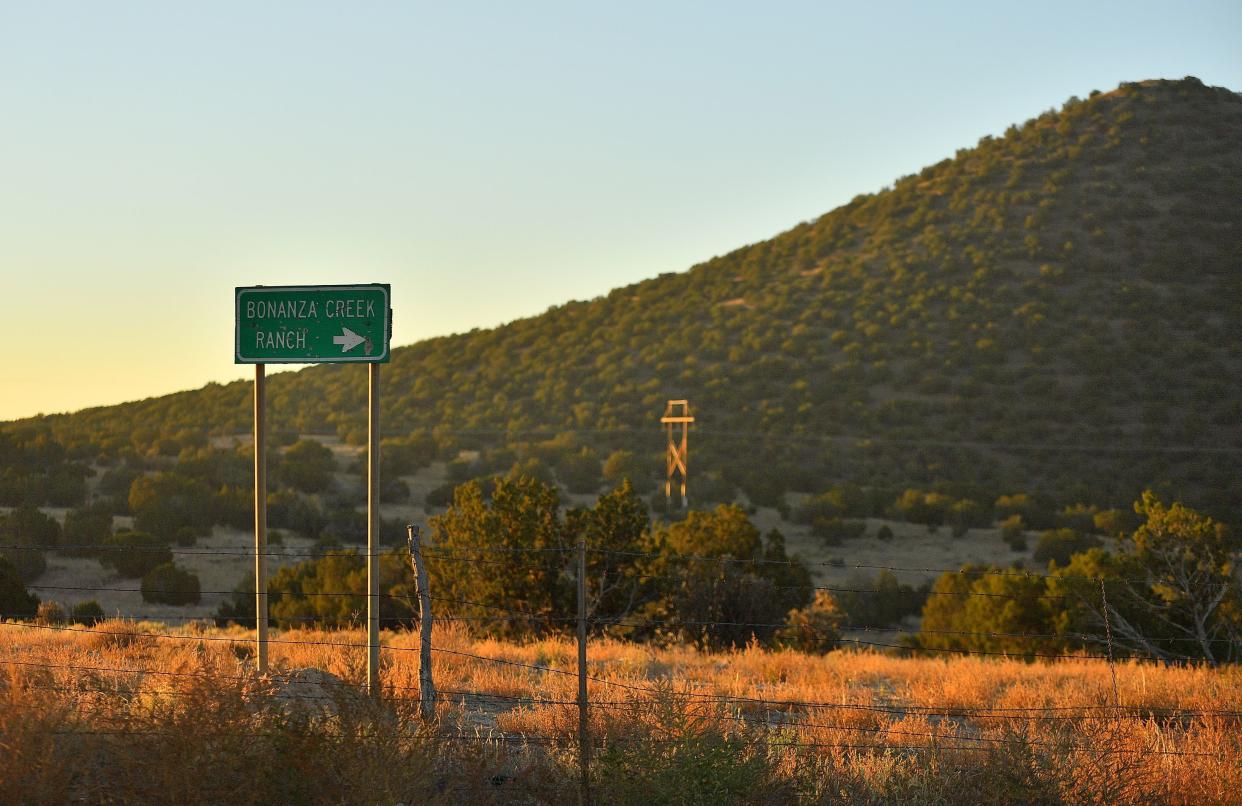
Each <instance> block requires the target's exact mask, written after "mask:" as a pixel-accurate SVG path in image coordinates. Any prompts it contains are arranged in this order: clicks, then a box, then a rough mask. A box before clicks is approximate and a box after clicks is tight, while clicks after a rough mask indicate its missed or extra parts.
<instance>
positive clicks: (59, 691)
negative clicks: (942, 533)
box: [0, 621, 1242, 804]
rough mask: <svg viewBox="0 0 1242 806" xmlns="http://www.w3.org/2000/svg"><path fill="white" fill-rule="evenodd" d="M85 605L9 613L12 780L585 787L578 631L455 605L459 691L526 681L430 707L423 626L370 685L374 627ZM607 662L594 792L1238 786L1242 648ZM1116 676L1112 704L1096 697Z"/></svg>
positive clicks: (677, 656)
mask: <svg viewBox="0 0 1242 806" xmlns="http://www.w3.org/2000/svg"><path fill="white" fill-rule="evenodd" d="M74 629H80V628H77V627H75V628H74ZM89 629H91V630H95V632H67V631H63V630H60V629H57V630H49V629H47V628H40V627H37V626H32V627H22V626H15V625H8V626H5V627H4V630H5V642H4V649H3V653H2V657H3V658H6V659H8V658H20V660H21V661H22V663H23V664H26V665H20V666H19V665H9V664H0V691H3V693H4V696H3V697H0V735H3V736H4V737H5V743H6V748H8V750H9V752H5V753H3V754H0V800H3V801H4V802H9V803H20V802H49V803H51V802H55V803H61V802H72V801H78V800H84V801H88V802H100V801H116V802H134V801H167V800H170V799H174V800H176V801H177V802H178V803H185V804H197V803H220V802H237V803H252V802H255V803H267V802H297V803H303V802H308V803H309V802H333V803H335V802H367V803H373V802H374V803H378V802H404V803H445V804H449V803H462V802H478V803H493V802H543V803H563V802H573V801H574V800H575V799H576V797H577V789H576V786H577V770H578V767H577V750H576V730H577V712H576V710H575V709H574V707H573V706H572V705H562V704H559V703H572V702H573V700H574V697H575V694H576V688H575V687H576V680H575V678H574V676H573V671H574V668H575V662H576V657H575V655H576V653H575V647H574V644H573V641H572V640H570V639H566V638H565V637H562V636H547V637H544V638H542V639H539V640H532V641H525V642H521V643H514V642H506V641H503V640H497V639H495V638H480V637H477V636H474V635H472V634H471V633H470V632H469V631H467V630H466V629H463V628H461V627H459V626H453V627H437V628H436V632H435V639H434V640H435V643H436V645H437V646H439V647H442V648H443V649H445V650H447V652H448V653H452V654H447V653H445V654H436V655H434V656H433V661H432V665H433V670H434V675H435V678H436V681H437V685H438V686H439V688H440V689H441V690H442V691H454V692H490V693H493V694H497V695H503V697H506V698H515V699H501V700H499V701H490V700H489V701H487V703H488V705H486V706H485V707H481V706H480V702H481V701H480V700H477V699H473V698H470V697H464V698H463V697H458V696H450V695H445V696H443V698H442V700H441V703H440V706H439V708H438V713H437V722H436V723H435V724H434V725H432V726H424V725H422V724H421V723H420V722H419V720H418V717H417V708H418V703H417V697H418V691H419V690H418V661H417V658H418V653H417V646H418V636H417V634H414V633H385V634H384V644H385V650H384V659H385V665H384V679H385V685H386V690H385V699H384V701H383V702H382V703H380V704H372V703H371V702H370V701H369V699H368V698H367V697H365V696H364V695H362V694H361V693H359V688H358V686H359V684H361V683H362V681H363V673H362V671H361V669H362V660H361V659H362V658H363V655H364V649H363V647H362V643H363V642H364V637H365V636H364V634H363V632H362V631H360V630H352V631H349V630H341V631H320V630H289V631H282V632H281V633H279V635H278V637H279V638H280V639H281V641H282V642H289V643H273V644H272V646H271V652H272V664H273V668H274V670H275V671H276V674H275V675H273V676H271V677H267V678H260V677H259V676H257V675H256V674H254V672H253V671H252V669H253V665H254V664H253V658H252V655H251V652H250V649H251V645H250V643H249V641H250V636H249V634H248V633H247V632H246V631H244V630H242V629H240V628H229V629H218V628H211V627H204V626H201V625H190V626H188V627H185V628H170V627H165V626H163V625H157V624H150V623H137V622H125V621H104V622H101V623H98V624H96V625H94V626H93V627H91V628H89ZM170 635H188V636H191V638H190V639H177V638H169V637H167V636H170ZM199 639H209V640H199ZM222 639H231V640H222ZM496 661H505V662H509V663H516V664H522V665H520V666H514V665H503V664H502V663H497V662H496ZM590 662H591V673H592V675H593V676H595V677H597V678H598V681H593V682H591V683H590V690H589V693H590V697H591V698H592V700H593V701H594V702H597V703H599V704H598V705H596V706H594V707H592V709H591V712H590V731H591V737H592V741H593V742H595V743H597V744H598V750H597V752H596V754H595V757H594V760H593V764H592V778H591V782H592V785H593V788H594V793H595V798H596V799H597V800H598V802H600V803H686V802H690V803H735V802H742V803H808V802H810V803H819V802H849V803H870V802H901V803H927V804H932V803H945V802H963V801H965V802H972V803H974V802H978V803H985V802H997V801H999V802H1012V803H1222V804H1223V803H1230V802H1234V801H1235V800H1236V794H1237V792H1238V791H1239V788H1240V787H1242V764H1239V758H1240V757H1242V744H1240V741H1242V739H1240V738H1239V737H1242V732H1240V731H1239V730H1238V728H1239V725H1238V717H1237V714H1238V713H1239V712H1240V711H1242V695H1240V692H1242V687H1240V686H1239V685H1238V682H1239V681H1238V677H1237V674H1236V671H1237V670H1236V668H1225V669H1213V668H1208V667H1205V666H1159V665H1152V664H1139V663H1136V662H1133V661H1123V662H1121V663H1119V664H1117V665H1115V666H1114V667H1112V668H1110V665H1109V664H1108V663H1107V662H1105V661H1101V660H1083V659H1071V660H1065V661H1058V662H1039V663H1027V662H1023V661H1021V660H1013V659H1009V660H1002V659H980V658H954V659H949V660H946V659H943V658H915V659H908V658H907V659H902V658H893V657H887V656H884V655H879V654H876V653H871V652H863V653H856V652H834V653H831V654H829V655H826V656H817V655H807V654H802V653H799V652H795V651H770V650H765V649H762V648H759V647H757V646H750V647H745V648H739V649H733V650H729V651H725V652H717V653H708V652H703V651H701V650H696V649H694V648H691V647H685V646H673V647H656V646H650V645H638V644H634V643H631V642H626V641H619V640H614V639H606V638H597V639H594V640H592V643H591V656H590ZM83 667H90V668H91V669H92V671H91V672H89V674H84V673H82V672H80V671H78V669H80V668H83ZM308 667H310V668H314V669H322V670H326V671H328V672H331V673H332V674H334V675H336V676H337V677H338V678H340V681H341V683H342V684H343V685H328V686H321V687H318V688H316V689H315V690H314V691H313V692H312V691H308V692H305V693H306V696H307V698H308V699H306V700H304V701H300V700H298V699H296V696H297V689H294V688H291V687H290V686H289V682H288V681H290V680H293V679H296V676H295V675H294V674H292V672H293V671H294V670H298V669H306V668H308ZM145 669H154V670H159V671H163V672H165V674H147V673H144V672H143V671H142V670H145ZM108 670H118V671H108ZM566 673H568V674H566ZM1114 674H1115V678H1114ZM1114 681H1115V682H1114ZM281 695H283V696H281ZM687 695H696V696H687ZM1114 696H1116V697H1117V698H1118V699H1119V700H1120V701H1121V702H1122V703H1124V708H1122V709H1120V710H1119V711H1118V714H1117V715H1115V714H1114V713H1112V712H1111V711H1109V710H1102V709H1101V707H1100V706H1101V704H1102V703H1105V702H1110V701H1111V700H1112V698H1113V697H1114ZM712 698H735V699H733V700H728V701H725V702H719V701H714V700H713V699H712ZM765 701H766V702H765ZM496 702H498V703H499V704H495V703H496ZM1187 711H1189V712H1190V713H1192V714H1195V715H1193V716H1185V717H1183V716H1180V715H1179V714H1182V713H1184V712H1187ZM946 713H947V714H951V716H949V717H947V718H944V717H943V715H944V714H946ZM122 732H124V733H126V735H125V736H124V737H123V738H122V737H120V736H118V734H119V733H122ZM463 734H464V735H466V736H467V737H469V738H468V739H465V740H458V741H447V740H445V739H443V738H438V737H442V736H445V735H449V736H453V735H463ZM479 737H492V738H491V741H487V740H486V739H484V738H479Z"/></svg>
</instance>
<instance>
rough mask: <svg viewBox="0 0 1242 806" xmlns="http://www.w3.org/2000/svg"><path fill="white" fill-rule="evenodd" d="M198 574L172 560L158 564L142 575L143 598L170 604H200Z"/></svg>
mask: <svg viewBox="0 0 1242 806" xmlns="http://www.w3.org/2000/svg"><path fill="white" fill-rule="evenodd" d="M201 599H202V594H201V592H200V587H199V582H198V576H196V575H195V574H193V573H191V572H189V571H187V570H185V569H184V568H179V567H177V566H176V565H174V564H173V563H171V562H168V563H164V564H163V565H157V566H156V567H155V568H152V569H151V570H150V571H148V572H147V573H146V574H145V575H144V576H143V577H142V600H143V601H144V602H157V603H159V604H169V605H187V604H198V603H199V601H200V600H201Z"/></svg>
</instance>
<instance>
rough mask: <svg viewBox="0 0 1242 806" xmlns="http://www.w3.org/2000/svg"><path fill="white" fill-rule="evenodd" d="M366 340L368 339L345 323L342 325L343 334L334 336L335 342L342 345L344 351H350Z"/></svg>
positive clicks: (333, 341)
mask: <svg viewBox="0 0 1242 806" xmlns="http://www.w3.org/2000/svg"><path fill="white" fill-rule="evenodd" d="M364 341H366V339H364V338H362V337H361V336H359V335H358V334H357V333H355V332H354V331H352V330H350V329H349V328H347V327H345V326H344V325H342V326H341V335H339V336H333V337H332V343H333V344H339V345H341V352H342V353H348V352H349V351H350V350H352V349H354V348H355V347H357V346H358V345H359V344H362V342H364Z"/></svg>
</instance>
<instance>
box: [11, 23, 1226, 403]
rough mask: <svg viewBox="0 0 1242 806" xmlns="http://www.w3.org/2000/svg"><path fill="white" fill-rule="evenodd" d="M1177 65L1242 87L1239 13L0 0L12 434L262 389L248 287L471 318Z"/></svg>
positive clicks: (806, 215)
mask: <svg viewBox="0 0 1242 806" xmlns="http://www.w3.org/2000/svg"><path fill="white" fill-rule="evenodd" d="M1186 75H1195V76H1198V77H1199V78H1201V79H1202V80H1203V81H1204V82H1206V83H1208V84H1214V85H1223V86H1227V87H1229V88H1231V89H1233V90H1242V3H1240V2H1238V0H1231V1H1230V2H1179V3H1173V2H1168V0H1163V1H1162V2H1158V3H1154V2H1141V1H1139V0H1128V1H1127V2H1116V3H1091V2H1083V1H1082V0H1077V1H1076V2H1041V3H1030V2H1022V3H1003V2H998V1H997V0H990V1H989V2H971V3H928V2H887V3H860V2H847V3H830V2H809V3H781V2H766V3H730V2H721V0H716V1H715V2H703V3H674V2H658V3H644V2H626V3H608V4H604V3H582V2H576V3H570V2H566V3H553V2H538V0H531V2H526V3H514V2H495V3H473V2H452V3H446V2H435V3H417V2H400V3H398V2H391V3H385V2H351V3H342V2H334V3H327V2H306V1H304V0H299V1H298V2H263V3H254V2H244V3H243V2H223V1H221V0H215V1H214V2H210V3H189V2H169V0H159V1H158V2H125V1H124V0H117V1H116V2H108V3H101V2H94V1H93V0H91V1H90V2H78V3H70V2H57V1H56V0H48V2H37V3H32V2H19V0H0V280H2V282H0V343H2V344H3V346H4V349H5V350H6V351H7V352H8V357H7V360H6V361H5V362H4V368H3V370H2V374H0V419H6V418H14V417H20V416H26V415H31V414H35V413H36V412H54V411H66V410H72V409H77V408H80V407H83V406H87V405H97V404H103V403H114V402H120V401H123V400H131V399H136V398H141V397H146V396H150V395H155V394H161V393H164V392H170V391H175V390H178V389H186V388H193V387H197V386H200V385H202V384H203V383H204V382H206V381H208V380H219V381H226V380H230V379H234V378H240V377H247V376H249V375H250V374H251V372H252V371H251V369H250V368H249V367H239V366H236V365H234V364H233V363H232V341H233V339H232V328H233V322H232V316H233V311H232V304H233V303H232V298H233V287H234V286H236V285H254V284H265V285H276V284H283V283H337V282H388V283H391V284H392V286H393V297H394V302H393V307H394V309H395V312H394V344H398V345H399V344H408V343H411V342H414V341H417V340H419V339H422V338H425V337H428V336H434V335H440V334H446V333H453V332H459V331H463V330H469V329H471V328H473V327H487V326H490V325H494V324H498V323H501V322H505V321H508V320H511V319H514V318H517V317H522V316H528V315H531V314H535V313H539V312H540V311H543V310H545V309H546V308H548V307H549V306H551V305H555V304H559V303H562V302H565V301H567V300H569V299H582V298H589V297H593V296H596V295H599V294H603V293H606V292H607V291H608V290H610V289H611V288H613V287H616V286H618V285H623V284H626V283H629V282H633V281H636V280H640V279H643V278H646V277H651V276H654V275H656V274H659V273H661V272H666V271H680V270H683V269H686V268H688V267H689V266H690V265H692V264H694V263H696V262H699V261H701V260H704V259H707V258H710V257H712V256H713V255H717V254H722V253H724V252H727V251H729V250H730V249H733V248H735V247H737V246H741V245H743V244H746V243H750V242H753V241H756V240H761V239H764V238H767V237H769V236H771V235H774V234H776V233H777V232H779V231H781V230H784V229H787V228H789V227H790V226H793V225H794V224H796V223H797V222H799V221H803V220H807V219H811V218H814V217H816V216H818V215H819V214H821V213H824V212H826V211H828V210H829V209H831V208H833V207H835V206H837V205H839V204H841V203H843V202H846V201H848V200H849V199H850V198H852V197H853V196H854V195H856V194H858V193H865V192H872V191H876V190H879V189H880V188H882V187H883V186H885V185H887V184H889V183H890V182H892V180H893V179H895V178H897V177H899V176H902V175H904V174H909V173H913V172H915V171H917V170H919V169H920V168H922V167H923V166H924V165H927V164H929V163H932V162H936V161H938V160H940V159H942V158H944V157H947V156H951V155H952V154H953V152H954V151H955V150H956V149H957V148H960V147H964V146H970V145H973V144H974V143H975V142H976V141H977V140H978V139H979V137H981V136H983V135H985V134H999V133H1001V132H1003V131H1004V129H1005V128H1006V126H1008V125H1009V124H1011V123H1016V122H1017V123H1020V122H1022V121H1024V120H1026V119H1028V118H1030V117H1034V116H1035V115H1037V114H1039V113H1040V112H1042V111H1045V110H1047V109H1049V108H1053V107H1058V106H1060V105H1061V103H1063V102H1064V101H1065V100H1066V99H1067V98H1068V97H1069V96H1071V95H1078V96H1080V97H1085V96H1086V95H1087V94H1088V93H1090V92H1091V90H1093V89H1099V90H1108V89H1111V88H1113V87H1115V86H1116V85H1117V84H1118V83H1120V82H1121V81H1132V80H1141V79H1145V78H1181V77H1183V76H1186ZM360 382H362V381H361V380H360Z"/></svg>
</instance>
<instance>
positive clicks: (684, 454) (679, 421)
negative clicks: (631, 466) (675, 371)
mask: <svg viewBox="0 0 1242 806" xmlns="http://www.w3.org/2000/svg"><path fill="white" fill-rule="evenodd" d="M660 422H662V423H664V428H665V432H666V434H667V436H668V448H667V450H666V451H665V454H664V456H665V462H664V464H665V471H666V476H665V480H664V495H665V497H667V498H668V499H669V501H670V502H671V501H672V500H673V477H674V476H677V475H678V474H680V476H681V506H682V508H685V507H687V506H688V504H687V502H686V501H687V499H686V476H687V473H686V465H687V462H688V461H689V459H690V423H692V422H694V416H693V415H692V414H691V413H690V401H688V400H670V401H669V402H668V405H667V406H665V407H664V416H663V417H661V418H660ZM674 426H678V427H679V428H678V430H679V432H680V433H679V434H678V436H679V437H680V439H676V440H675V439H674V438H673V427H674Z"/></svg>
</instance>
